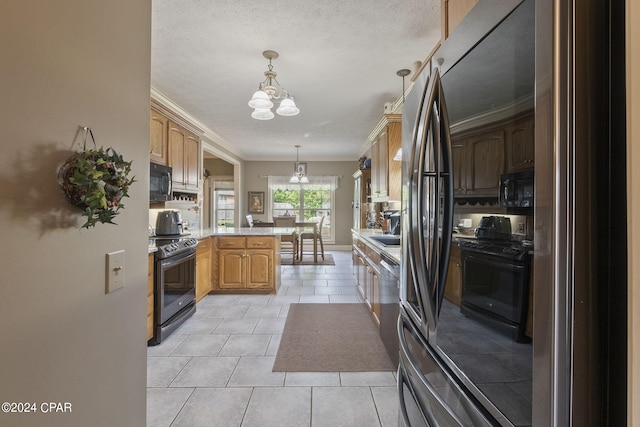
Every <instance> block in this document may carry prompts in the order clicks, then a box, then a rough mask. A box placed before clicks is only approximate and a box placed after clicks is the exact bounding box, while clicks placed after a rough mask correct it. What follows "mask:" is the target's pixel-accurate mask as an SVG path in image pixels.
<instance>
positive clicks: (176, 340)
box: [147, 251, 398, 427]
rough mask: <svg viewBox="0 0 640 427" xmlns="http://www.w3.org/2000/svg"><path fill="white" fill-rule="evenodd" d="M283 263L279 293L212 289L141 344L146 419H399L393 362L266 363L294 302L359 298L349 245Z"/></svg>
mask: <svg viewBox="0 0 640 427" xmlns="http://www.w3.org/2000/svg"><path fill="white" fill-rule="evenodd" d="M331 253H332V254H333V257H334V260H335V266H296V267H293V266H289V265H284V266H282V286H281V288H280V291H279V292H278V294H277V295H246V296H241V295H209V296H207V297H205V298H204V299H202V300H201V301H200V303H198V306H197V310H196V313H195V314H194V316H193V317H192V318H190V319H189V320H187V322H185V324H184V325H182V326H181V327H180V328H179V329H178V330H177V331H176V332H175V333H174V334H173V335H171V336H170V337H169V338H168V339H166V340H165V341H164V342H163V343H162V344H160V345H158V346H155V347H149V348H148V351H147V356H148V357H147V426H149V427H160V426H213V427H224V426H242V427H254V426H255V427H258V426H259V427H269V426H277V427H288V426H292V427H296V426H311V427H323V426H327V427H329V426H330V427H339V426H345V427H359V426H362V427H375V426H383V427H386V426H397V425H398V402H397V395H396V389H395V373H393V372H323V373H314V372H287V373H284V372H272V371H271V368H272V367H273V362H274V359H275V355H276V353H277V351H278V343H279V341H280V336H281V334H282V329H283V328H284V323H285V320H286V317H287V311H288V309H289V304H291V303H297V302H301V303H327V304H339V303H353V302H361V301H362V300H361V298H360V295H359V294H358V291H357V288H356V286H355V283H354V280H353V275H352V265H351V253H350V252H348V251H332V252H331Z"/></svg>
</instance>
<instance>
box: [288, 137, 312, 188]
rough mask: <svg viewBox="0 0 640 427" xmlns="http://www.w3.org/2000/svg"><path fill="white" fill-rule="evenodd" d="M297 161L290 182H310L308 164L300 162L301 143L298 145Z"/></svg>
mask: <svg viewBox="0 0 640 427" xmlns="http://www.w3.org/2000/svg"><path fill="white" fill-rule="evenodd" d="M295 147H296V163H295V164H294V166H293V175H292V176H291V178H290V179H289V183H290V184H308V183H309V178H307V164H306V163H300V162H299V161H298V150H299V149H300V146H299V145H296V146H295Z"/></svg>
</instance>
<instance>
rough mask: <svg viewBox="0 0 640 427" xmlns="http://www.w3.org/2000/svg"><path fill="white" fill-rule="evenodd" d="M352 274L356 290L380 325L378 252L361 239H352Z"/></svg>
mask: <svg viewBox="0 0 640 427" xmlns="http://www.w3.org/2000/svg"><path fill="white" fill-rule="evenodd" d="M352 259H353V263H354V270H353V271H354V275H355V279H356V283H357V285H358V290H359V291H360V294H361V295H362V298H363V299H364V302H365V304H367V307H369V311H370V312H371V316H372V317H373V320H374V321H375V322H376V324H377V325H378V326H380V304H381V300H380V292H381V291H380V254H379V253H378V252H377V251H376V250H375V249H374V248H372V247H370V246H368V245H367V244H366V243H365V242H364V241H363V240H360V239H358V238H357V237H354V239H353V257H352Z"/></svg>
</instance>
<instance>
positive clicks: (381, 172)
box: [369, 114, 402, 202]
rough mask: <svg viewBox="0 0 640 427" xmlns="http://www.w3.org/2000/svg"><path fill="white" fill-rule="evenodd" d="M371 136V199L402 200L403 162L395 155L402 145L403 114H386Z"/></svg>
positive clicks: (377, 200) (382, 200)
mask: <svg viewBox="0 0 640 427" xmlns="http://www.w3.org/2000/svg"><path fill="white" fill-rule="evenodd" d="M369 138H370V139H371V140H372V145H371V201H372V202H384V201H388V200H395V201H400V199H401V192H402V162H400V161H397V160H393V157H394V156H395V154H396V153H397V152H398V150H399V149H400V147H402V115H401V114H385V115H384V116H383V118H382V119H381V120H380V122H379V123H378V125H377V126H376V128H375V129H374V130H373V132H372V133H371V135H369Z"/></svg>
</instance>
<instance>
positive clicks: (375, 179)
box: [371, 128, 389, 199]
mask: <svg viewBox="0 0 640 427" xmlns="http://www.w3.org/2000/svg"><path fill="white" fill-rule="evenodd" d="M388 136H389V133H388V130H387V129H386V128H385V130H384V131H382V132H381V133H380V135H378V138H377V139H376V142H375V144H374V145H373V149H372V153H371V169H372V174H371V185H372V187H373V191H372V197H373V199H377V198H380V197H387V195H388V188H387V175H388V173H389V170H388V169H389V167H388V159H387V150H388Z"/></svg>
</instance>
